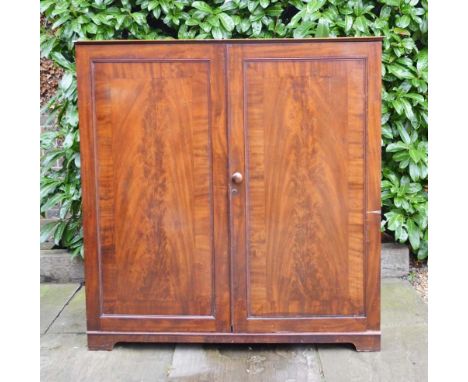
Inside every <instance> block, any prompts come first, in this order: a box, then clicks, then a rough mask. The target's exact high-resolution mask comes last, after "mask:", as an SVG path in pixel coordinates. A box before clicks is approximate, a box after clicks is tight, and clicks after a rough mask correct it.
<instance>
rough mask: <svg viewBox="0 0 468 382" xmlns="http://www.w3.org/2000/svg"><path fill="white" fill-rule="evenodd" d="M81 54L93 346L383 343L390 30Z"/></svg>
mask: <svg viewBox="0 0 468 382" xmlns="http://www.w3.org/2000/svg"><path fill="white" fill-rule="evenodd" d="M76 54H77V73H78V93H79V115H80V136H81V163H82V187H83V224H84V238H85V272H86V273H85V274H86V307H87V328H88V331H87V334H88V346H89V348H90V349H112V347H113V345H114V344H115V343H116V342H230V343H232V342H237V343H256V342H265V343H283V342H300V343H322V342H334V343H337V342H348V343H353V344H354V345H355V346H356V348H357V349H358V350H378V349H379V348H380V92H381V84H380V81H381V80H380V61H381V40H380V38H334V39H305V40H220V41H213V40H211V41H180V40H179V41H175V40H172V41H168V40H165V41H107V42H92V41H87V42H79V43H77V46H76Z"/></svg>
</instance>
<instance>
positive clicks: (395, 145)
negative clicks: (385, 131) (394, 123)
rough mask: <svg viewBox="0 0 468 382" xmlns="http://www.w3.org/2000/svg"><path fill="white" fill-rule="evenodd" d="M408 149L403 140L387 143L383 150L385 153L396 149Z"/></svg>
mask: <svg viewBox="0 0 468 382" xmlns="http://www.w3.org/2000/svg"><path fill="white" fill-rule="evenodd" d="M407 149H408V145H407V144H406V143H404V142H395V143H390V144H389V145H387V147H386V149H385V151H386V152H387V153H394V152H396V151H400V150H407Z"/></svg>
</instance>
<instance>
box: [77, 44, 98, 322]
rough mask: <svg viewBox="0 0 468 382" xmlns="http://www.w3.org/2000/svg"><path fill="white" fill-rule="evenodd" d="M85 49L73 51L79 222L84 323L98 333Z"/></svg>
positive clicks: (89, 98) (91, 136)
mask: <svg viewBox="0 0 468 382" xmlns="http://www.w3.org/2000/svg"><path fill="white" fill-rule="evenodd" d="M88 51H89V48H88V47H86V46H77V47H76V72H77V79H78V111H79V121H80V124H79V132H80V158H81V189H82V195H83V197H82V205H83V206H82V221H83V236H84V255H85V278H86V319H87V327H88V329H89V330H99V329H100V320H99V316H100V303H99V301H100V293H99V291H100V288H99V284H100V282H99V250H98V238H97V221H96V214H95V211H96V197H95V193H96V187H95V186H96V185H95V180H94V172H95V171H94V167H95V161H94V130H93V108H92V105H93V95H92V84H91V63H90V59H89V55H88Z"/></svg>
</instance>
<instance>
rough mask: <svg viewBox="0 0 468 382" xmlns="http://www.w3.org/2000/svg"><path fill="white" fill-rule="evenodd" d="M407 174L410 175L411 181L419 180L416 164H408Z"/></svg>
mask: <svg viewBox="0 0 468 382" xmlns="http://www.w3.org/2000/svg"><path fill="white" fill-rule="evenodd" d="M409 173H410V176H411V179H413V180H415V181H416V180H418V179H419V178H420V173H419V167H418V165H417V164H416V163H413V162H410V164H409Z"/></svg>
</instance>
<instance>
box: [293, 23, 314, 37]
mask: <svg viewBox="0 0 468 382" xmlns="http://www.w3.org/2000/svg"><path fill="white" fill-rule="evenodd" d="M313 26H314V23H313V22H311V21H308V22H304V23H302V24H301V25H299V26H298V27H297V28H296V29H295V30H294V32H293V37H294V38H303V37H305V36H308V35H309V36H310V30H311V29H312V27H313Z"/></svg>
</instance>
